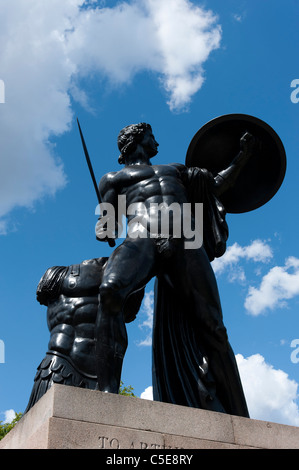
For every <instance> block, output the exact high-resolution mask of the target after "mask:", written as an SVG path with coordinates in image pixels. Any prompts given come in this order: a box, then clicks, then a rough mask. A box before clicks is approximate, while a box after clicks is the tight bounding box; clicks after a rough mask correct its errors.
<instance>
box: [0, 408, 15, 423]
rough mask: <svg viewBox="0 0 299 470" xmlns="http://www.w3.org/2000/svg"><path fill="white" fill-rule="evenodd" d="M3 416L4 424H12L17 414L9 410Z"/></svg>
mask: <svg viewBox="0 0 299 470" xmlns="http://www.w3.org/2000/svg"><path fill="white" fill-rule="evenodd" d="M1 414H3V415H4V420H3V423H4V424H6V423H11V422H12V421H13V420H14V419H15V417H16V412H15V411H14V410H7V411H4V412H3V413H1Z"/></svg>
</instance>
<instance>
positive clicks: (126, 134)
mask: <svg viewBox="0 0 299 470" xmlns="http://www.w3.org/2000/svg"><path fill="white" fill-rule="evenodd" d="M147 131H150V132H152V128H151V126H150V125H149V124H146V123H145V122H140V123H139V124H131V125H130V126H126V127H124V128H123V129H122V130H121V131H120V133H119V135H118V139H117V145H118V148H119V151H120V156H119V158H118V162H119V163H120V164H121V165H122V164H124V163H125V157H127V156H128V155H130V154H131V153H133V152H134V151H135V150H136V148H137V145H138V144H139V143H140V142H142V140H143V138H144V135H145V133H146V132H147Z"/></svg>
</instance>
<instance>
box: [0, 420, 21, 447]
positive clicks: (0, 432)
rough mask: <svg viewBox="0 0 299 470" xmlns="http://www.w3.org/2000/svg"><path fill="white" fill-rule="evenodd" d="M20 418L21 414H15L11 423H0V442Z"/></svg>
mask: <svg viewBox="0 0 299 470" xmlns="http://www.w3.org/2000/svg"><path fill="white" fill-rule="evenodd" d="M22 416H23V414H22V413H16V416H15V418H14V419H13V420H12V422H11V423H3V421H0V441H1V439H3V437H4V436H6V434H7V433H8V432H9V431H10V430H11V429H12V428H13V427H14V426H15V425H16V424H17V422H18V421H19V420H20V419H21V418H22Z"/></svg>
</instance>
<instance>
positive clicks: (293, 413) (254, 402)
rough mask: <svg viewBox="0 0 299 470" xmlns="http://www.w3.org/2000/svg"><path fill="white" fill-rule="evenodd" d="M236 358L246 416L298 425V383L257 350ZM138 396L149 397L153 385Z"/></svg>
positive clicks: (151, 393)
mask: <svg viewBox="0 0 299 470" xmlns="http://www.w3.org/2000/svg"><path fill="white" fill-rule="evenodd" d="M236 360H237V364H238V369H239V372H240V376H241V381H242V385H243V389H244V393H245V396H246V401H247V406H248V409H249V414H250V417H251V418H252V419H259V420H262V421H271V422H275V423H280V424H288V425H291V426H299V408H298V384H297V383H296V382H295V381H294V380H291V379H289V377H288V375H287V374H286V373H285V372H283V371H282V370H279V369H274V367H273V366H272V365H270V364H267V363H266V361H265V359H264V358H263V356H261V355H260V354H254V355H252V356H250V357H248V358H244V356H242V355H241V354H237V355H236ZM140 398H144V399H146V400H153V387H152V386H150V387H147V388H146V389H145V390H144V392H142V393H141V395H140Z"/></svg>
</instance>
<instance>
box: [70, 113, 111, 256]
mask: <svg viewBox="0 0 299 470" xmlns="http://www.w3.org/2000/svg"><path fill="white" fill-rule="evenodd" d="M77 123H78V127H79V132H80V137H81V141H82V145H83V150H84V155H85V158H86V162H87V165H88V168H89V172H90V176H91V179H92V182H93V185H94V189H95V191H96V195H97V198H98V201H99V204H101V196H100V192H99V188H98V185H97V181H96V178H95V176H94V171H93V168H92V164H91V161H90V158H89V153H88V150H87V147H86V143H85V139H84V137H83V133H82V130H81V126H80V123H79V119H78V118H77ZM108 243H109V246H110V247H111V248H113V247H114V246H115V241H114V240H111V239H109V240H108Z"/></svg>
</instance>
